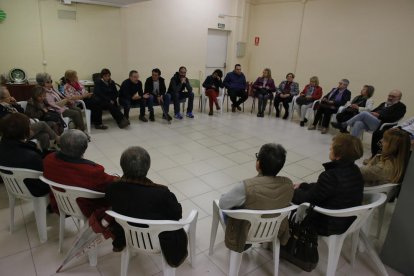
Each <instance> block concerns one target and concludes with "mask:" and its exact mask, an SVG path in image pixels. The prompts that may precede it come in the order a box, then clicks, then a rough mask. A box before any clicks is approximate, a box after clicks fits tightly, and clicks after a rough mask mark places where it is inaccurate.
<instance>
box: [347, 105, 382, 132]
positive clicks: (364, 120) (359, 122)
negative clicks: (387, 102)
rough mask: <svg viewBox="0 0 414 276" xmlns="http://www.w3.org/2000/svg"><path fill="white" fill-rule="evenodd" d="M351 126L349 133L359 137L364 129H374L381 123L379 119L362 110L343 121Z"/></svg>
mask: <svg viewBox="0 0 414 276" xmlns="http://www.w3.org/2000/svg"><path fill="white" fill-rule="evenodd" d="M345 123H346V124H347V125H349V126H351V127H352V130H351V135H352V136H355V137H361V134H362V132H363V131H364V130H371V131H375V130H377V129H378V127H379V126H380V125H381V121H380V119H378V118H377V117H375V116H374V115H372V114H371V113H370V112H368V111H363V112H361V113H359V114H358V115H355V116H354V117H352V118H351V119H349V120H348V121H346V122H345Z"/></svg>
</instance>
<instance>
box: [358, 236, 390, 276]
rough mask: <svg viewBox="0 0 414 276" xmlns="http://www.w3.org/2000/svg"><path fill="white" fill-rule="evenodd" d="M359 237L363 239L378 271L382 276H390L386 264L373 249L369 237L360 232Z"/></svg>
mask: <svg viewBox="0 0 414 276" xmlns="http://www.w3.org/2000/svg"><path fill="white" fill-rule="evenodd" d="M359 237H360V238H361V241H362V242H363V243H364V245H365V248H366V249H367V252H368V254H369V256H370V257H371V258H372V260H373V261H374V263H375V264H376V265H377V268H378V271H379V272H381V274H382V275H384V276H388V272H387V269H386V268H385V266H384V264H383V263H382V261H381V259H380V258H379V257H378V254H377V252H376V251H375V250H374V248H372V246H371V244H370V242H369V240H368V238H367V236H366V235H365V233H364V232H362V231H360V233H359Z"/></svg>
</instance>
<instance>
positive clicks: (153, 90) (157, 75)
mask: <svg viewBox="0 0 414 276" xmlns="http://www.w3.org/2000/svg"><path fill="white" fill-rule="evenodd" d="M144 94H151V95H153V97H154V102H155V103H157V104H159V105H161V108H162V110H163V114H162V117H163V118H164V119H165V120H168V121H171V119H172V118H171V116H170V115H168V111H169V106H170V101H171V95H170V94H168V93H167V88H166V86H165V80H164V78H163V77H161V70H160V69H158V68H155V69H152V74H151V77H149V78H147V79H146V80H145V85H144ZM150 112H151V111H150Z"/></svg>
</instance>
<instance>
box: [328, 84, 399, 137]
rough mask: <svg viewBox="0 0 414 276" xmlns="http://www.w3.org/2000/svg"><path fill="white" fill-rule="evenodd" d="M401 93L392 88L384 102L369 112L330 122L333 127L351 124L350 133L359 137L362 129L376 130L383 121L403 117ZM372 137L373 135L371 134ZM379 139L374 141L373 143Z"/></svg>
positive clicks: (345, 126)
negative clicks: (341, 120)
mask: <svg viewBox="0 0 414 276" xmlns="http://www.w3.org/2000/svg"><path fill="white" fill-rule="evenodd" d="M401 97H402V93H401V91H400V90H397V89H394V90H392V91H391V92H390V93H389V94H388V99H387V101H386V102H383V103H381V104H380V105H379V106H377V107H376V108H375V109H374V110H372V111H371V112H369V111H363V112H361V113H359V114H358V115H356V116H354V117H352V118H351V119H349V120H348V121H346V122H343V123H335V124H334V123H332V126H333V127H335V128H347V127H348V126H351V127H352V129H351V135H352V136H355V137H360V136H361V134H362V133H363V132H364V130H370V131H376V130H378V129H379V127H380V126H381V125H382V124H383V123H392V122H396V121H398V120H400V119H401V118H402V117H404V115H405V112H406V107H405V104H403V103H402V102H401ZM373 137H374V135H373ZM379 140H381V139H378V140H376V141H372V143H374V142H375V144H376V143H377V142H378V141H379Z"/></svg>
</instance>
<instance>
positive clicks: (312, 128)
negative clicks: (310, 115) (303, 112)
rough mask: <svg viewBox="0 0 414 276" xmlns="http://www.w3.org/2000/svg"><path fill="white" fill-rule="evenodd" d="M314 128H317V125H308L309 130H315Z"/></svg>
mask: <svg viewBox="0 0 414 276" xmlns="http://www.w3.org/2000/svg"><path fill="white" fill-rule="evenodd" d="M314 129H316V126H314V125H310V126H309V127H308V130H314Z"/></svg>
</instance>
